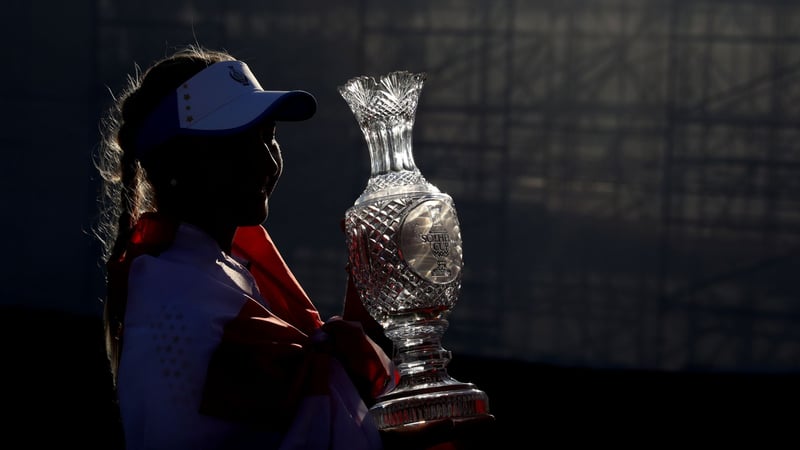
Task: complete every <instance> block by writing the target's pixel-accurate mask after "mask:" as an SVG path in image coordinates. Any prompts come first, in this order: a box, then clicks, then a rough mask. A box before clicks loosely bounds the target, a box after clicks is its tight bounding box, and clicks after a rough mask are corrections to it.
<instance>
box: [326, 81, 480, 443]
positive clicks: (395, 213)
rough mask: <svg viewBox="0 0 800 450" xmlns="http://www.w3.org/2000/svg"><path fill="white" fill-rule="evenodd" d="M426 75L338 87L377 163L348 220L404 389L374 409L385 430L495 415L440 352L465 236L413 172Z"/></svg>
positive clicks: (366, 299) (356, 263)
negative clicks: (415, 131) (451, 372)
mask: <svg viewBox="0 0 800 450" xmlns="http://www.w3.org/2000/svg"><path fill="white" fill-rule="evenodd" d="M425 78H426V74H425V73H411V72H408V71H395V72H391V73H388V74H386V75H383V76H380V77H377V78H375V77H369V76H360V77H355V78H352V79H350V80H348V81H347V82H346V83H345V84H344V85H342V86H340V87H339V93H340V94H341V95H342V97H344V99H345V101H346V102H347V104H348V106H349V107H350V109H351V110H352V112H353V114H354V115H355V117H356V120H357V121H358V125H359V127H360V128H361V131H362V133H363V135H364V138H365V140H366V144H367V148H368V150H369V156H370V161H371V167H370V177H369V179H368V181H367V185H366V188H365V189H364V191H363V192H362V193H361V195H360V196H359V197H358V198H357V199H356V201H355V203H354V204H353V206H352V207H350V208H349V209H348V210H347V211H346V212H345V232H346V243H347V251H348V262H349V265H350V270H351V276H352V277H353V282H354V285H355V286H356V289H357V291H358V293H359V296H360V297H361V300H362V303H363V304H364V307H365V308H366V310H367V311H368V312H369V314H370V315H371V316H372V318H374V319H375V320H376V321H377V322H378V323H379V324H380V325H381V326H382V327H383V330H384V332H385V334H386V336H387V337H388V338H390V339H391V340H392V342H393V344H394V349H393V352H394V354H393V359H394V361H395V363H396V364H397V366H398V369H399V371H400V380H399V382H398V384H397V386H396V387H395V388H394V389H393V390H391V391H390V392H388V393H386V394H384V395H383V396H382V397H380V398H378V399H377V402H376V404H375V405H373V406H372V407H371V408H370V413H371V414H372V416H373V417H374V418H375V420H376V422H377V424H378V427H379V428H381V429H387V428H393V427H400V426H404V425H408V424H412V423H417V422H422V421H431V420H437V419H448V418H452V419H458V418H467V417H473V416H481V415H489V399H488V397H487V395H486V394H485V393H484V392H483V391H481V390H479V389H477V388H476V387H475V385H474V384H472V383H463V382H459V381H458V380H456V379H454V378H452V377H451V376H450V375H449V374H448V373H447V369H446V366H447V364H448V363H449V362H450V359H451V353H450V351H448V350H445V349H444V348H443V347H442V343H441V341H442V335H443V334H444V332H445V330H446V329H447V327H448V320H447V317H448V315H449V314H450V312H451V310H452V309H453V307H454V306H455V304H456V301H457V300H458V297H459V294H460V291H461V279H462V269H463V264H464V263H463V259H462V248H461V229H460V227H459V221H458V216H457V214H456V210H455V207H454V204H453V199H452V198H451V197H450V195H448V194H446V193H444V192H441V191H440V190H439V189H438V188H437V187H436V186H434V185H433V184H431V183H429V182H428V181H427V180H426V179H425V177H424V176H423V175H422V173H421V172H420V170H419V169H418V168H417V166H416V164H415V162H414V156H413V151H412V129H413V126H414V117H415V114H416V109H417V103H418V101H419V96H420V91H421V90H422V85H423V83H424V82H425Z"/></svg>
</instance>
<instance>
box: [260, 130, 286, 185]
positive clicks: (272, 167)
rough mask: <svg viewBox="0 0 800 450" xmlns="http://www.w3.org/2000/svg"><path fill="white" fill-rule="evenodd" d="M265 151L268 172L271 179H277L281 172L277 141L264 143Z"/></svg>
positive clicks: (281, 165)
mask: <svg viewBox="0 0 800 450" xmlns="http://www.w3.org/2000/svg"><path fill="white" fill-rule="evenodd" d="M264 146H265V147H266V150H267V160H268V171H269V175H270V176H271V177H275V178H277V177H278V176H280V174H281V172H282V171H283V157H282V156H281V148H280V145H278V141H276V140H274V139H273V140H272V141H271V142H267V143H264Z"/></svg>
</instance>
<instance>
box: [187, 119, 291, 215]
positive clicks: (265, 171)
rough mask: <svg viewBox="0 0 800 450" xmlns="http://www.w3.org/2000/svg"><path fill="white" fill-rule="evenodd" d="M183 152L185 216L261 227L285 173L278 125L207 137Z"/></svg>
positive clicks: (267, 124) (270, 123)
mask: <svg viewBox="0 0 800 450" xmlns="http://www.w3.org/2000/svg"><path fill="white" fill-rule="evenodd" d="M191 152H195V154H194V155H192V154H189V155H185V156H186V159H185V164H184V165H183V167H181V169H180V172H181V173H180V174H179V175H178V178H177V179H176V183H175V184H176V186H175V187H176V188H178V190H179V191H180V205H178V208H179V209H180V210H181V212H182V214H181V216H183V218H184V219H189V220H190V221H193V222H197V223H215V224H226V225H232V226H247V225H258V224H260V223H262V222H264V221H265V220H266V218H267V215H268V212H269V197H270V196H271V195H272V191H273V190H274V189H275V185H276V184H277V182H278V179H279V178H280V176H281V173H282V172H283V158H282V156H281V150H280V146H279V145H278V141H277V139H276V136H275V123H274V122H267V123H264V124H261V125H259V126H254V127H252V128H250V129H248V130H245V131H243V132H240V133H238V134H235V135H232V136H224V137H217V136H212V137H203V138H200V139H198V145H196V146H194V150H191Z"/></svg>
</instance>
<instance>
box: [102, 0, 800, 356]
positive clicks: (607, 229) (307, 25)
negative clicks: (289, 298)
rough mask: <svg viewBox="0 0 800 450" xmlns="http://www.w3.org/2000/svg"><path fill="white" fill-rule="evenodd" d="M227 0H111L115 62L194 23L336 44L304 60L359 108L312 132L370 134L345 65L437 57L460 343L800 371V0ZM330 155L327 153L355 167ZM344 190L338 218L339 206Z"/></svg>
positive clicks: (111, 65)
mask: <svg viewBox="0 0 800 450" xmlns="http://www.w3.org/2000/svg"><path fill="white" fill-rule="evenodd" d="M207 3H208V2H192V1H187V2H185V3H184V4H183V5H182V6H181V7H180V8H177V7H176V8H175V9H174V10H171V11H169V12H165V11H164V10H163V8H161V9H160V10H159V11H160V12H159V15H158V19H154V17H156V16H155V15H154V14H153V13H152V12H148V11H149V10H148V7H147V5H149V4H150V3H148V2H146V3H145V5H139V4H137V6H136V7H134V6H123V5H122V3H120V4H117V3H116V2H99V1H98V2H97V8H96V9H97V19H96V20H97V22H98V30H99V31H98V40H97V45H98V52H96V53H97V64H98V69H97V70H98V72H99V73H100V75H99V77H98V78H99V79H108V78H110V77H111V74H114V73H119V72H123V73H127V72H129V71H130V62H131V61H132V60H134V59H135V57H134V56H135V55H142V54H152V53H153V51H154V49H153V44H154V43H155V42H159V43H158V44H156V47H158V48H156V49H155V51H158V50H159V49H161V47H163V44H161V43H160V42H162V41H164V40H165V39H166V38H165V36H171V33H174V34H175V36H176V40H175V42H176V43H177V42H181V41H184V40H185V39H180V38H179V36H185V33H186V29H187V27H189V26H190V25H191V26H192V27H197V30H200V31H201V34H202V35H203V40H204V42H208V43H213V44H219V46H220V47H224V48H228V49H230V50H232V51H234V52H235V51H236V50H237V49H243V50H245V52H246V53H249V54H251V55H253V54H255V53H256V52H255V50H254V48H256V47H257V46H258V45H262V46H269V45H270V44H268V43H269V42H274V41H275V40H276V39H278V40H280V39H284V40H285V39H287V38H286V35H287V34H289V35H291V36H292V37H293V39H295V40H294V41H293V45H294V47H291V46H290V47H288V48H284V49H283V51H284V54H275V56H277V57H278V58H279V59H280V61H290V60H292V58H295V54H296V53H297V51H298V48H302V49H303V50H304V51H306V50H308V49H309V48H310V49H315V51H316V52H317V53H316V54H307V58H308V59H310V60H311V61H312V62H311V63H309V66H308V67H303V68H302V69H303V71H304V72H303V74H302V75H298V74H297V73H291V74H288V75H287V76H302V77H304V81H308V82H310V83H312V84H313V83H317V84H316V86H318V87H320V89H319V91H320V92H321V95H320V99H321V100H322V101H321V104H323V105H325V104H334V105H337V107H338V108H340V109H338V110H337V109H334V108H333V107H331V108H329V109H327V110H326V109H324V108H322V109H321V110H320V117H321V118H320V120H319V121H318V123H317V125H316V126H317V127H318V128H317V129H318V130H320V131H319V136H318V137H316V138H314V139H317V140H316V141H315V142H319V143H320V145H321V146H322V145H328V146H329V145H330V144H329V142H330V141H335V142H339V143H340V144H339V145H345V146H350V147H358V146H360V143H361V136H360V135H358V133H357V130H356V126H355V122H354V121H353V119H352V117H350V116H349V115H348V114H349V111H347V110H346V108H345V106H344V103H343V102H341V99H338V98H335V97H336V93H335V90H334V88H335V86H334V84H335V83H338V82H340V81H343V80H344V76H345V75H344V74H351V75H360V74H372V75H377V74H381V73H385V72H388V71H392V70H398V69H405V70H411V71H424V72H426V73H427V74H428V78H427V81H426V84H425V86H424V88H423V93H422V96H421V99H420V105H419V108H418V112H417V117H416V125H415V128H414V154H415V158H416V160H417V164H418V166H419V167H420V169H421V170H422V172H423V173H424V174H425V176H426V177H427V178H428V179H429V180H430V181H431V182H433V183H434V184H435V185H437V186H438V187H440V188H441V189H442V190H443V191H446V192H448V193H450V194H451V195H452V197H453V198H454V200H455V204H456V208H457V210H458V213H459V216H460V219H461V222H462V234H463V239H464V258H465V265H466V266H465V271H464V287H463V289H462V298H461V299H460V301H459V303H458V304H457V305H456V308H455V310H454V311H453V314H452V316H451V329H450V330H448V332H447V333H446V334H445V343H446V344H447V347H448V348H451V349H452V350H453V351H454V353H455V354H456V355H458V353H473V354H478V355H486V356H499V357H507V358H514V359H521V360H528V361H540V362H548V363H559V364H570V365H589V366H614V367H648V368H658V369H692V368H711V369H736V370H742V369H744V370H751V369H752V370H778V371H780V370H797V369H799V368H800V326H798V325H800V289H798V288H797V287H796V285H797V283H796V280H795V277H796V275H795V274H796V273H798V268H799V266H798V263H799V262H800V255H799V254H798V245H799V244H800V151H799V150H798V149H797V144H796V142H797V141H798V139H797V137H798V124H800V117H798V116H800V107H798V106H797V105H798V104H800V103H799V102H797V99H798V94H800V31H797V30H800V27H798V26H797V25H798V24H800V5H797V4H795V3H793V2H788V1H776V0H774V1H755V0H738V1H733V0H731V1H721V0H716V1H715V0H700V1H689V0H648V1H638V0H595V1H587V0H560V1H555V0H538V1H519V0H500V1H487V0H469V1H460V2H457V1H452V0H425V1H423V0H411V1H405V2H388V1H386V2H373V1H366V0H352V1H349V2H336V4H335V5H332V4H329V3H326V2H322V1H319V0H317V1H314V0H303V1H300V2H293V4H291V5H281V6H275V5H273V6H270V8H271V9H270V10H269V11H265V10H264V8H265V7H264V6H262V4H261V2H255V1H246V2H240V3H237V4H236V5H232V4H230V3H229V2H216V3H214V4H213V5H208V4H207ZM331 3H333V2H331ZM151 6H152V5H151ZM123 7H124V8H128V9H127V10H125V11H121V10H119V8H123ZM152 9H153V8H151V10H152ZM189 17H191V18H193V19H192V20H190V19H189ZM197 17H201V18H202V20H197V19H196V18H197ZM190 22H191V24H190ZM193 30H194V28H193ZM197 30H195V31H197ZM154 31H158V33H154ZM275 51H276V49H275V48H272V47H270V52H273V53H274V52H275ZM337 52H338V55H337V54H336V53H337ZM331 54H333V55H335V56H330V55H331ZM245 56H246V55H245ZM314 63H316V64H317V66H313V64H314ZM323 69H324V70H323ZM276 72H279V71H276ZM332 74H333V75H332ZM334 76H335V77H337V78H335V79H332V77H334ZM326 89H329V91H328V90H326ZM325 102H328V103H325ZM337 102H338V103H337ZM342 129H347V130H350V131H348V133H349V134H348V135H347V138H346V139H345V140H344V141H342V140H341V139H340V138H339V137H337V136H338V134H341V133H342ZM337 140H338V141H337ZM319 153H320V152H315V153H313V157H314V158H319V159H318V163H319V164H320V165H321V166H325V167H337V166H336V164H337V160H336V159H335V158H336V157H335V156H325V155H321V156H320V155H319ZM309 155H311V153H310V154H309ZM363 156H364V157H365V158H366V153H364V154H363ZM325 158H330V159H328V160H326V159H325ZM340 170H341V174H342V179H354V180H356V181H353V182H351V183H349V184H348V183H341V185H337V186H333V187H331V189H332V191H328V193H329V194H330V195H331V196H338V197H339V198H346V199H349V198H353V199H354V198H355V196H354V195H353V194H354V193H355V191H357V190H358V189H359V181H361V180H362V179H363V181H366V178H364V177H365V175H364V173H363V172H360V171H359V169H358V168H355V167H353V165H352V164H351V165H349V166H348V167H345V168H342V169H340ZM288 172H289V171H287V174H286V175H285V176H286V177H291V176H292V175H291V174H290V173H288ZM287 183H290V184H291V183H293V181H291V178H288V181H287ZM297 185H298V186H300V183H299V182H297ZM334 191H335V192H334ZM303 192H305V191H303ZM311 192H316V193H317V194H318V192H319V190H317V191H311V190H309V191H308V195H312V194H311ZM323 203H324V202H323ZM325 207H326V206H325V205H319V206H318V208H323V209H322V213H324V214H330V216H331V217H333V218H335V215H336V214H338V213H339V209H341V208H339V206H338V205H333V206H328V208H330V211H327V210H325V209H324V208H325ZM336 208H339V209H336ZM341 212H343V210H342V211H341ZM333 218H332V219H331V220H334V219H333ZM280 227H281V224H276V228H277V231H278V232H280V231H281V228H280ZM296 232H297V233H298V234H302V235H303V236H304V237H306V238H307V239H306V240H305V242H300V243H298V244H291V243H290V244H288V245H287V247H286V248H285V250H284V251H285V254H286V255H287V256H288V259H289V262H290V264H292V265H293V267H296V269H295V270H296V274H297V275H298V278H299V279H300V280H301V281H302V282H303V283H304V284H305V285H306V286H308V289H309V291H310V292H311V294H312V298H315V301H317V302H318V303H320V304H321V305H322V306H323V308H330V310H331V311H335V308H336V307H337V306H336V305H337V302H338V301H339V298H340V293H341V291H342V289H343V287H342V280H341V276H342V270H341V266H340V265H339V262H340V261H341V260H342V258H343V248H342V247H337V246H336V244H337V242H338V241H336V239H337V238H338V236H337V235H333V238H334V242H327V243H326V242H320V241H317V240H315V238H313V237H312V236H313V234H314V231H313V230H312V229H310V228H309V229H305V228H302V227H300V228H298V229H297V230H296ZM456 357H457V356H456Z"/></svg>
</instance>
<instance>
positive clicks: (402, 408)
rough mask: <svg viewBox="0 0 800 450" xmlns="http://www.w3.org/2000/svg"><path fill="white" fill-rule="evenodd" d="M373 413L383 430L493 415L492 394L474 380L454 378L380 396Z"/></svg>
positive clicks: (371, 409)
mask: <svg viewBox="0 0 800 450" xmlns="http://www.w3.org/2000/svg"><path fill="white" fill-rule="evenodd" d="M377 400H378V402H377V403H376V404H375V405H373V406H372V407H371V408H370V414H371V415H372V417H373V419H375V423H376V424H377V426H378V428H379V429H387V428H394V427H400V426H404V425H410V424H414V423H419V422H425V421H432V420H437V419H459V418H465V417H475V416H483V415H486V416H488V415H489V397H488V396H487V395H486V393H484V392H483V391H481V390H479V389H477V388H476V387H475V385H474V384H472V383H461V382H458V381H456V380H453V379H452V378H449V379H448V380H447V381H443V382H440V383H437V384H427V385H425V386H422V387H417V388H410V389H408V388H406V389H397V390H394V391H391V392H389V393H388V394H386V395H383V396H381V397H378V399H377Z"/></svg>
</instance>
